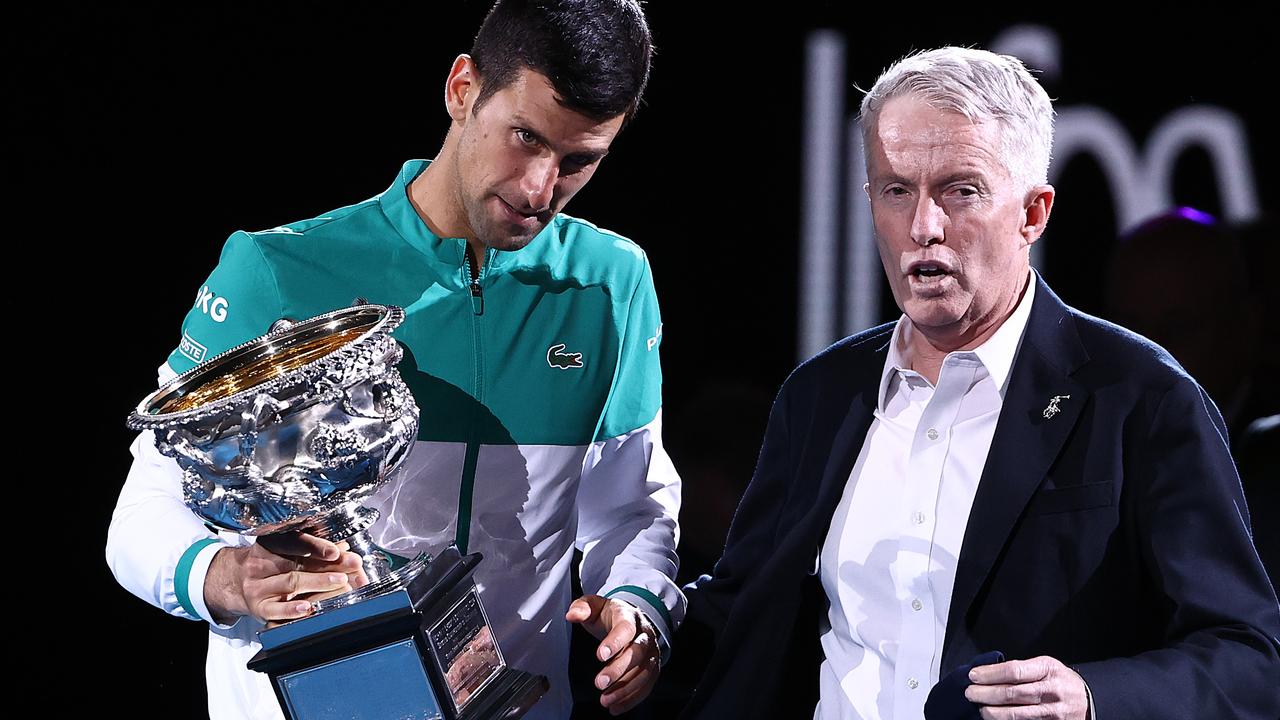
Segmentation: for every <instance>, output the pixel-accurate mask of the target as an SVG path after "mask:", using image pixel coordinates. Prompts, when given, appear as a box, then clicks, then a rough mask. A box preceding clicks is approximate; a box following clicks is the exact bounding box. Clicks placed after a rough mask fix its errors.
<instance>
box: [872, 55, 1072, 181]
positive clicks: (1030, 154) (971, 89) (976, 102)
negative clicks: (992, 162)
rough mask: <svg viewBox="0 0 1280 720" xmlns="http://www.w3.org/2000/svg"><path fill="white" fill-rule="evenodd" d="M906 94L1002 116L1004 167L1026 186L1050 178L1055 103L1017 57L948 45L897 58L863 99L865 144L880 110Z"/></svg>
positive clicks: (970, 112)
mask: <svg viewBox="0 0 1280 720" xmlns="http://www.w3.org/2000/svg"><path fill="white" fill-rule="evenodd" d="M903 95H910V96H913V97H916V98H919V99H920V100H922V101H924V102H925V103H928V104H929V105H930V106H931V107H934V108H937V109H938V110H944V111H949V112H955V113H960V114H961V115H964V116H965V117H966V118H968V119H969V120H970V121H971V122H974V123H983V122H989V121H991V120H996V121H998V122H999V123H1000V130H1001V132H1000V145H1001V150H1002V151H1003V153H1004V161H1005V167H1007V168H1008V169H1009V174H1010V176H1011V177H1012V178H1013V181H1014V182H1015V183H1017V184H1018V185H1020V186H1022V187H1023V188H1024V189H1027V190H1029V189H1031V188H1032V187H1033V186H1035V185H1040V184H1043V183H1045V182H1047V181H1048V178H1049V157H1050V150H1051V148H1052V147H1053V103H1052V102H1051V101H1050V100H1049V94H1048V93H1046V92H1045V91H1044V88H1043V87H1041V86H1040V83H1038V82H1036V80H1035V78H1033V77H1032V76H1031V73H1030V72H1029V71H1028V70H1027V68H1026V66H1025V65H1023V64H1022V61H1021V60H1019V59H1018V58H1016V57H1013V56H1011V55H997V54H995V53H993V52H988V51H986V50H977V49H973V48H962V47H944V48H939V49H937V50H927V51H924V52H920V53H916V54H915V55H909V56H907V57H905V58H903V59H901V60H899V61H898V62H896V63H894V65H893V66H892V67H890V68H889V69H888V70H885V71H884V73H883V74H882V75H881V76H880V78H879V79H878V80H876V84H875V85H872V86H871V90H869V91H868V92H867V94H866V96H865V97H863V98H862V140H863V145H864V146H866V144H867V141H868V140H869V138H870V137H871V133H872V132H874V128H875V125H876V121H877V119H878V118H879V114H880V109H881V108H883V107H884V104H885V103H886V102H888V101H889V100H891V99H893V98H895V97H900V96H903Z"/></svg>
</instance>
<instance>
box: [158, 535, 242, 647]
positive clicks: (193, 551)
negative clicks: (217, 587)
mask: <svg viewBox="0 0 1280 720" xmlns="http://www.w3.org/2000/svg"><path fill="white" fill-rule="evenodd" d="M226 547H231V545H229V544H227V543H225V542H223V541H222V540H219V539H217V538H205V539H204V540H200V541H198V542H196V543H195V544H193V545H192V546H191V547H189V548H187V551H186V552H184V553H183V554H182V558H181V559H180V560H179V561H178V569H177V570H176V571H175V572H174V576H173V589H174V593H175V594H176V595H177V596H178V604H180V605H181V606H182V609H183V610H186V611H187V614H188V615H191V616H192V617H198V618H200V619H201V620H204V621H205V622H207V623H209V624H210V625H213V626H214V627H218V628H221V629H223V630H226V629H228V628H231V627H233V626H234V625H235V623H232V624H231V625H222V624H220V623H219V622H218V621H217V620H214V619H213V614H212V613H210V612H209V607H208V606H207V605H205V602H204V579H205V576H206V575H208V574H209V565H210V564H211V563H212V562H213V556H214V555H217V554H218V551H219V550H221V549H223V548H226Z"/></svg>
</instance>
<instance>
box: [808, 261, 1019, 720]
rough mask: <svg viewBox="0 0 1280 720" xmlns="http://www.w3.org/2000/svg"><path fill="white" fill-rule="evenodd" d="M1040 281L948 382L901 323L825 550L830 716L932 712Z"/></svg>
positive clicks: (902, 718)
mask: <svg viewBox="0 0 1280 720" xmlns="http://www.w3.org/2000/svg"><path fill="white" fill-rule="evenodd" d="M1034 295H1035V282H1034V280H1032V281H1031V282H1028V283H1027V289H1026V291H1025V292H1024V293H1023V297H1022V299H1021V300H1020V301H1019V302H1018V306H1017V307H1016V308H1015V309H1014V311H1013V314H1012V315H1010V316H1009V318H1008V319H1007V320H1006V321H1005V322H1004V324H1003V325H1001V326H1000V327H999V328H998V329H997V330H996V332H995V334H993V335H992V336H991V337H990V338H989V339H988V340H987V341H986V342H985V343H983V344H982V345H981V346H979V347H977V348H975V349H973V350H968V351H963V352H952V353H948V354H947V356H946V358H945V359H944V360H943V363H942V370H941V373H940V374H939V376H938V384H937V385H936V386H934V385H932V384H930V383H929V381H928V380H926V379H925V378H924V377H923V376H922V375H920V374H919V373H916V372H913V371H912V370H911V369H910V368H911V358H910V355H909V348H910V339H911V333H912V332H913V331H914V329H913V327H912V324H911V320H910V319H909V318H907V316H906V315H903V316H902V317H901V318H899V320H898V324H897V327H895V328H894V331H893V337H892V340H891V341H890V342H891V344H890V347H889V353H888V357H887V358H886V359H885V365H884V370H883V372H882V374H881V380H880V390H879V395H878V398H877V405H876V411H875V418H874V420H873V421H872V423H871V427H870V429H869V430H868V431H867V437H866V439H865V440H864V441H863V444H862V449H861V451H860V452H859V453H858V459H857V462H855V463H854V466H853V471H852V472H851V473H850V474H849V481H848V483H846V485H845V489H844V494H843V495H842V497H841V499H840V504H839V505H838V506H837V507H836V511H835V514H834V515H833V516H832V519H831V528H830V530H829V531H828V533H827V537H826V540H825V541H824V543H823V545H822V549H821V553H820V556H819V558H820V559H819V575H820V578H821V581H822V587H823V589H824V590H825V591H826V594H827V598H828V600H829V602H830V609H829V611H828V613H827V627H826V629H825V630H824V632H823V634H822V638H821V642H822V649H823V652H824V654H825V656H826V657H825V660H824V661H823V663H822V667H821V669H820V693H821V694H820V699H819V702H818V707H817V708H816V710H815V712H814V717H815V718H820V719H821V720H852V719H854V718H857V719H859V720H870V719H872V718H875V719H878V720H890V719H893V720H906V719H908V718H909V719H911V720H919V718H921V717H923V715H924V701H925V698H926V697H927V696H928V694H929V689H930V688H932V687H933V685H934V684H935V683H937V681H938V675H939V665H940V662H941V659H942V643H943V638H944V637H945V636H946V631H947V613H948V611H949V609H950V607H951V592H952V589H953V587H954V585H955V577H956V565H957V559H958V558H959V555H960V548H961V545H962V543H963V541H964V532H965V527H966V526H967V525H968V522H969V510H970V507H971V506H972V505H973V498H974V495H975V493H976V492H977V490H978V480H979V479H980V478H981V476H982V468H983V466H984V465H985V464H986V461H987V452H988V451H989V450H990V448H991V438H992V436H993V435H994V434H995V430H996V421H997V420H998V419H999V416H1000V408H1001V406H1002V405H1003V402H1004V394H1005V390H1006V388H1007V386H1008V378H1009V372H1010V369H1011V368H1012V367H1013V362H1014V358H1015V356H1016V355H1017V352H1018V347H1019V345H1020V344H1021V341H1022V333H1023V330H1024V329H1025V328H1026V324H1027V317H1028V316H1029V314H1030V312H1031V303H1032V301H1033V299H1034Z"/></svg>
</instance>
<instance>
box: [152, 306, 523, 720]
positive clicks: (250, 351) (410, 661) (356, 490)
mask: <svg viewBox="0 0 1280 720" xmlns="http://www.w3.org/2000/svg"><path fill="white" fill-rule="evenodd" d="M403 319H404V312H403V311H402V310H401V309H400V308H397V307H392V306H384V305H371V304H360V305H356V306H354V307H350V308H345V309H342V310H337V311H334V312H330V313H326V314H324V315H320V316H317V317H314V318H311V319H309V320H304V321H301V322H296V323H295V322H289V321H284V320H282V321H280V322H277V323H276V325H273V326H272V330H271V332H269V333H267V334H266V335H263V336H261V337H258V338H255V339H253V340H250V341H249V342H247V343H244V344H242V345H239V346H237V347H234V348H232V349H230V350H227V351H226V352H224V353H222V354H220V355H218V356H216V357H214V358H212V359H210V360H208V361H207V362H205V363H202V364H200V365H198V366H196V367H195V368H192V369H191V370H188V371H187V372H185V373H183V374H181V375H179V376H178V377H176V378H174V379H172V380H170V381H169V382H167V383H165V384H164V385H162V386H161V387H160V388H159V389H158V390H156V391H155V392H153V393H152V394H150V395H149V396H147V397H146V398H145V399H144V400H143V401H142V402H141V403H140V404H139V405H138V407H137V409H136V410H135V411H134V412H133V413H132V414H131V415H130V416H129V420H128V424H129V427H131V428H133V429H135V430H150V431H153V432H154V434H155V440H156V446H157V448H158V449H159V450H160V452H161V453H163V454H164V455H166V456H168V457H171V458H174V459H175V460H176V461H177V463H178V466H179V468H180V469H181V471H182V475H183V479H182V488H183V495H184V498H185V501H186V504H187V506H188V507H189V508H190V509H191V510H192V511H193V512H194V513H195V514H196V515H197V516H199V517H200V518H201V519H203V520H204V521H205V522H206V523H208V524H210V525H212V526H214V527H217V528H220V529H223V530H229V531H233V532H237V533H242V534H244V535H251V536H259V537H260V536H265V535H272V534H277V533H292V532H305V533H310V534H312V535H315V536H317V537H321V538H324V539H326V540H329V541H331V542H334V543H338V542H343V541H345V542H347V544H348V546H349V547H350V548H351V550H352V551H353V552H355V553H356V554H358V555H359V556H360V557H361V562H362V565H363V568H364V572H365V575H366V577H367V578H368V583H367V584H365V585H363V586H362V587H359V588H356V589H354V590H352V591H350V592H347V593H344V594H342V595H338V596H336V597H329V598H325V599H322V600H317V601H314V602H313V603H312V608H313V613H312V614H311V615H310V616H308V617H306V618H303V619H301V620H296V621H293V622H291V623H288V624H285V625H281V626H278V627H274V628H270V629H267V630H264V631H262V632H260V633H259V639H260V640H261V642H262V650H261V651H260V652H259V653H258V654H257V655H256V656H254V658H253V659H252V660H251V661H250V662H249V668H250V669H253V670H257V671H260V672H265V673H267V674H268V675H269V676H270V677H271V681H272V685H273V687H274V689H275V692H276V696H277V698H278V699H279V700H280V705H281V708H282V709H283V710H284V712H285V714H286V716H288V717H290V718H296V719H297V720H311V719H312V718H387V717H396V718H400V717H413V718H443V719H444V720H457V719H458V718H467V719H470V718H477V719H478V718H515V717H519V716H520V715H522V714H524V712H525V711H526V710H528V708H529V707H531V706H532V705H533V703H534V702H536V701H537V700H538V698H540V697H541V696H542V695H543V694H544V693H545V692H546V690H547V688H548V684H547V679H546V678H545V677H542V676H534V675H530V674H529V673H525V672H522V671H520V670H516V669H513V668H510V667H508V666H507V664H506V662H505V661H504V660H503V656H502V651H501V649H500V648H499V646H498V642H497V639H496V638H495V637H494V636H493V632H492V629H491V627H490V625H489V622H488V618H487V616H486V615H485V612H484V607H483V605H482V603H481V600H480V596H479V592H478V591H477V589H476V587H475V584H474V582H473V581H472V580H471V574H472V572H473V571H474V570H475V567H476V565H477V564H478V563H479V562H480V560H481V556H480V554H479V553H472V554H470V555H466V556H463V555H461V554H460V553H459V552H458V551H457V549H456V548H454V547H449V548H446V549H445V550H443V551H442V552H441V553H440V554H439V556H437V557H435V558H432V557H430V556H428V555H427V554H425V553H422V554H419V555H418V556H417V557H414V558H404V557H400V556H398V555H395V554H393V553H390V552H388V551H386V550H384V549H382V548H380V547H378V546H377V545H375V544H374V543H373V542H372V541H371V540H370V538H369V536H368V533H367V530H368V528H369V527H370V526H371V525H373V523H374V522H376V521H377V519H378V512H377V511H376V510H373V509H370V508H367V507H363V506H362V505H361V503H362V502H364V501H365V500H367V499H368V498H369V497H371V496H372V495H373V494H374V492H375V491H377V490H378V488H380V487H382V485H384V484H385V483H387V482H388V481H390V480H391V479H393V478H394V477H395V476H396V473H397V471H398V470H399V469H400V468H401V467H402V466H403V464H404V461H405V459H406V458H407V457H408V456H409V452H410V451H411V450H412V449H413V444H414V442H415V441H416V439H417V433H418V406H417V403H416V402H415V401H414V398H413V395H412V394H411V393H410V391H409V389H408V387H407V386H406V385H405V384H404V381H403V380H402V379H401V377H400V374H399V372H397V370H396V364H397V363H398V362H399V361H400V359H401V357H402V350H401V349H400V346H399V345H397V344H396V342H395V341H394V340H393V339H392V338H391V336H390V333H391V331H392V330H394V329H395V328H396V327H397V326H398V325H399V324H400V323H401V322H402V321H403Z"/></svg>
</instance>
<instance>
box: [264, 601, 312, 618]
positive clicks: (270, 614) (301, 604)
mask: <svg viewBox="0 0 1280 720" xmlns="http://www.w3.org/2000/svg"><path fill="white" fill-rule="evenodd" d="M310 614H311V603H310V602H308V601H306V600H290V601H287V602H286V601H279V600H264V601H263V602H261V603H259V604H258V607H257V608H256V610H255V612H254V615H255V616H256V617H257V618H258V619H259V620H266V621H273V620H274V621H283V620H298V619H299V618H304V617H306V616H308V615H310Z"/></svg>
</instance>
